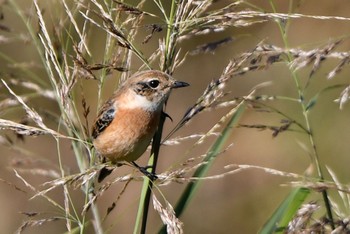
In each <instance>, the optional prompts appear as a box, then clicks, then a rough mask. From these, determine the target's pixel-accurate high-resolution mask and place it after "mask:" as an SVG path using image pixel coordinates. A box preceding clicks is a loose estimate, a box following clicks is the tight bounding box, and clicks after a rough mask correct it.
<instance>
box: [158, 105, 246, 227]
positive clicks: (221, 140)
mask: <svg viewBox="0 0 350 234" xmlns="http://www.w3.org/2000/svg"><path fill="white" fill-rule="evenodd" d="M244 110H245V105H244V103H243V102H242V103H241V104H240V105H239V106H237V108H236V109H235V112H234V114H233V115H232V117H231V119H230V120H229V122H228V124H227V126H226V127H225V128H224V130H223V131H222V134H221V135H220V136H219V137H218V138H217V140H216V141H215V142H214V144H213V145H212V147H211V148H210V149H209V151H208V153H207V156H206V157H205V158H204V160H203V161H204V162H207V163H205V164H202V165H201V166H200V167H198V169H197V170H196V171H195V173H194V174H193V177H199V178H200V177H203V176H204V175H205V174H206V173H207V172H208V170H209V168H210V167H211V165H212V164H213V162H214V159H215V157H216V156H217V155H218V154H219V153H220V152H221V151H222V149H223V147H224V145H225V143H226V141H227V139H228V137H229V136H230V134H231V132H232V130H233V128H234V126H235V125H236V124H237V123H238V121H239V119H240V117H241V114H242V113H243V111H244ZM200 182H201V181H200V180H196V181H192V182H190V183H189V184H188V185H187V187H186V188H185V191H184V192H183V193H182V195H181V197H180V199H179V201H178V203H177V205H176V207H175V213H176V216H177V217H179V216H180V215H181V214H182V212H183V211H184V210H185V209H186V207H187V205H188V204H189V202H190V201H191V199H192V198H193V196H194V195H195V193H196V191H197V190H198V187H199V185H200ZM159 233H166V227H165V226H163V227H162V229H161V230H160V231H159Z"/></svg>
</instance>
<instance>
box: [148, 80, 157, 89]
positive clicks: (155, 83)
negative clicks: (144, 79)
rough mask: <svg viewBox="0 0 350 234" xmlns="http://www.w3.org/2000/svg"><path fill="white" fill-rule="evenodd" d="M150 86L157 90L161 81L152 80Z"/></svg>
mask: <svg viewBox="0 0 350 234" xmlns="http://www.w3.org/2000/svg"><path fill="white" fill-rule="evenodd" d="M148 84H149V86H150V87H151V88H152V89H155V88H157V87H158V85H159V80H151V81H150V82H149V83H148Z"/></svg>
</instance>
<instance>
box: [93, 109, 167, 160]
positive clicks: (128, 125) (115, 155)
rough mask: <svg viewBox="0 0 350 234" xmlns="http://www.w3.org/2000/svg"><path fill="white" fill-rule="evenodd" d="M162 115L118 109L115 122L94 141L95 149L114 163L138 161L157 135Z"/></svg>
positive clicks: (142, 110) (157, 112)
mask: <svg viewBox="0 0 350 234" xmlns="http://www.w3.org/2000/svg"><path fill="white" fill-rule="evenodd" d="M160 113H161V111H153V112H150V111H146V110H144V109H142V108H132V109H128V108H123V109H121V108H118V109H117V111H116V113H115V116H114V119H113V121H112V122H111V123H110V124H109V125H108V127H107V128H106V129H105V130H104V131H103V132H102V133H101V134H100V135H99V136H98V137H97V138H96V139H94V141H93V144H94V146H95V149H96V150H97V151H98V153H99V154H100V155H101V156H103V157H106V158H108V159H109V160H111V161H112V162H117V161H134V160H136V159H138V158H139V157H140V156H141V155H142V154H143V153H144V151H145V150H146V149H147V147H148V145H149V144H150V142H151V140H152V138H153V136H154V134H155V131H156V129H157V126H158V123H159V118H160Z"/></svg>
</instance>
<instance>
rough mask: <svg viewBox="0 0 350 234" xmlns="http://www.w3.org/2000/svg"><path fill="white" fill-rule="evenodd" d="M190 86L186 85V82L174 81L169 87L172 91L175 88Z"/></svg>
mask: <svg viewBox="0 0 350 234" xmlns="http://www.w3.org/2000/svg"><path fill="white" fill-rule="evenodd" d="M189 85H190V84H188V83H186V82H183V81H175V82H174V83H173V85H172V86H171V88H173V89H177V88H182V87H187V86H189Z"/></svg>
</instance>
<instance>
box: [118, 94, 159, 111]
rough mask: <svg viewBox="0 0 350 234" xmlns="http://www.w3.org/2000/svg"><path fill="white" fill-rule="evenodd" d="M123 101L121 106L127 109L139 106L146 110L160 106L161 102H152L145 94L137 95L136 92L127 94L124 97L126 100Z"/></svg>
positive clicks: (156, 108) (153, 109)
mask: <svg viewBox="0 0 350 234" xmlns="http://www.w3.org/2000/svg"><path fill="white" fill-rule="evenodd" d="M123 103H124V105H123V108H128V109H133V108H137V109H138V108H141V109H144V110H147V111H156V110H158V109H159V108H161V107H162V103H158V102H152V101H150V100H148V99H147V98H146V97H145V96H142V95H138V94H134V95H128V97H127V98H126V101H125V102H123ZM119 105H120V104H119Z"/></svg>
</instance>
